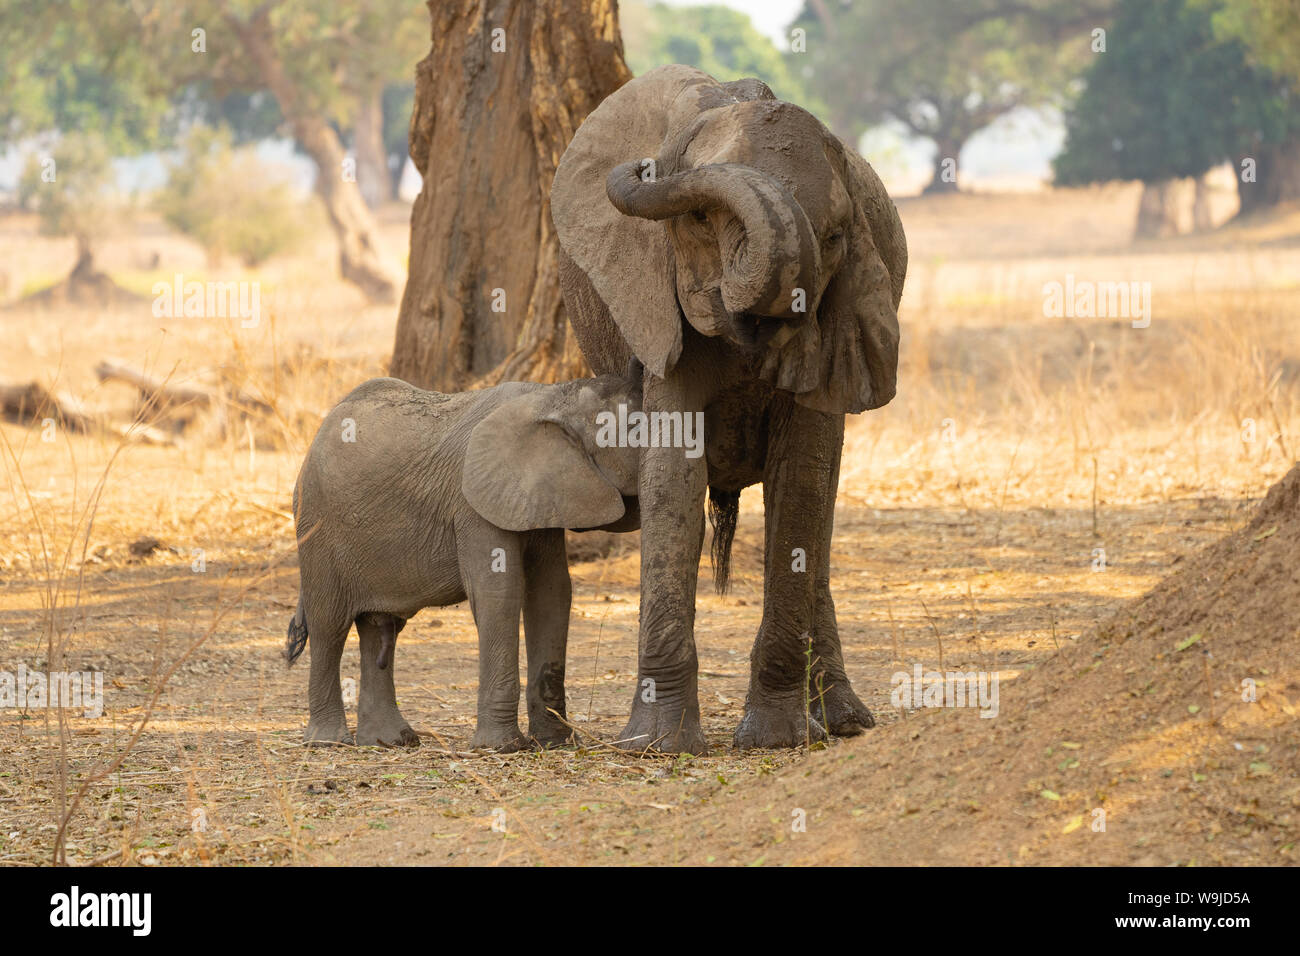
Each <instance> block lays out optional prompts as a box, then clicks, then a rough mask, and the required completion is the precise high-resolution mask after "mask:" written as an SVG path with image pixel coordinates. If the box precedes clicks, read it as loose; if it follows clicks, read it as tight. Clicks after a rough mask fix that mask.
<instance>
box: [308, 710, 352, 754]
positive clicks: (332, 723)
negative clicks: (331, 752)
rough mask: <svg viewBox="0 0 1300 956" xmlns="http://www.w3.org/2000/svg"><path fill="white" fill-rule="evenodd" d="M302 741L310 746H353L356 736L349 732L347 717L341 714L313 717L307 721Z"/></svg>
mask: <svg viewBox="0 0 1300 956" xmlns="http://www.w3.org/2000/svg"><path fill="white" fill-rule="evenodd" d="M302 741H303V743H305V744H306V745H307V746H308V747H339V746H351V745H352V744H353V742H354V738H353V736H352V735H351V734H350V733H348V721H347V718H346V717H343V716H341V715H340V716H339V717H326V718H321V719H317V718H315V717H313V718H312V719H311V720H309V721H308V722H307V729H306V730H305V731H303V735H302Z"/></svg>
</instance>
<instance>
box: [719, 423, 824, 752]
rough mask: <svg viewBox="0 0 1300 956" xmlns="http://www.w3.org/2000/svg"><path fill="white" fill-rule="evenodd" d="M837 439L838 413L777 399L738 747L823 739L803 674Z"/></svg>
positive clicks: (813, 618) (820, 575)
mask: <svg viewBox="0 0 1300 956" xmlns="http://www.w3.org/2000/svg"><path fill="white" fill-rule="evenodd" d="M843 440H844V418H843V416H842V415H827V414H824V413H822V412H817V411H813V410H811V409H807V408H804V407H802V406H800V405H796V404H795V403H794V402H793V401H791V400H789V399H788V398H777V399H776V400H775V403H774V404H773V406H772V431H771V437H770V439H769V445H768V454H767V468H766V470H765V473H764V476H763V507H764V513H765V514H764V520H765V527H764V533H765V539H766V540H765V542H764V544H765V552H766V566H767V570H766V576H765V579H764V582H763V622H762V624H761V625H760V626H759V631H758V637H757V638H756V639H755V641H754V649H753V651H752V652H751V653H750V677H749V693H748V695H747V696H746V698H745V714H744V717H743V718H741V722H740V726H739V727H737V728H736V738H735V742H736V746H737V747H738V748H740V749H747V748H766V747H773V748H775V747H795V746H798V745H799V744H803V743H806V742H810V741H813V740H823V739H825V737H826V731H825V728H824V727H823V725H822V724H821V723H820V722H819V721H818V720H817V718H816V717H815V716H814V714H813V713H812V708H811V707H810V701H809V699H808V679H809V674H810V664H811V661H812V656H815V648H814V647H812V646H810V645H811V644H815V640H814V637H813V635H814V632H815V631H816V623H817V604H818V601H817V596H818V590H819V589H818V586H817V583H818V580H819V578H823V577H827V576H828V571H827V570H826V568H825V565H826V562H827V558H828V556H829V552H830V533H831V521H832V516H833V513H834V508H835V491H836V484H837V481H838V476H839V460H840V450H841V446H842V444H843ZM827 595H828V596H829V591H828V592H827ZM831 611H832V613H833V607H832V608H831Z"/></svg>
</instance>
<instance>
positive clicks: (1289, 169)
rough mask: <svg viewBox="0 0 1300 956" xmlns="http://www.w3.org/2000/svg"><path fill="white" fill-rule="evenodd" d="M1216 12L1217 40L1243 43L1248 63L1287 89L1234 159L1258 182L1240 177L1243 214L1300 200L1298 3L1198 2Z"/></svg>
mask: <svg viewBox="0 0 1300 956" xmlns="http://www.w3.org/2000/svg"><path fill="white" fill-rule="evenodd" d="M1198 2H1199V3H1200V4H1202V5H1203V6H1207V7H1209V8H1210V9H1211V10H1212V11H1213V23H1214V31H1215V34H1216V35H1217V36H1219V37H1222V38H1235V39H1240V40H1241V41H1242V42H1244V43H1245V44H1246V48H1247V51H1248V58H1249V60H1250V61H1251V62H1252V63H1254V64H1255V65H1257V66H1259V67H1260V68H1262V69H1264V70H1267V71H1269V72H1270V73H1272V74H1274V75H1275V76H1278V77H1280V78H1282V79H1284V80H1285V81H1286V82H1287V83H1288V87H1289V88H1288V89H1287V90H1285V91H1280V92H1279V93H1278V95H1277V97H1276V98H1273V99H1272V100H1271V108H1269V109H1267V110H1265V111H1264V115H1263V116H1261V117H1259V119H1258V120H1257V124H1256V126H1255V127H1254V128H1253V129H1251V130H1249V131H1248V135H1247V137H1246V142H1245V143H1244V144H1242V145H1240V146H1239V147H1238V152H1237V154H1236V155H1235V156H1234V157H1233V158H1234V160H1235V161H1236V162H1237V167H1238V172H1239V173H1240V170H1241V163H1242V162H1243V161H1245V160H1247V159H1250V160H1253V161H1254V163H1255V167H1256V168H1255V174H1256V175H1255V181H1254V182H1250V181H1248V180H1246V179H1243V178H1242V177H1241V176H1240V175H1238V178H1237V195H1238V197H1239V198H1240V199H1241V211H1242V213H1251V212H1255V211H1257V210H1261V209H1267V208H1269V207H1271V206H1275V205H1277V204H1278V203H1282V202H1294V201H1296V200H1300V129H1298V128H1297V127H1298V126H1300V124H1297V123H1296V121H1295V111H1296V110H1297V109H1298V108H1300V104H1297V102H1296V98H1297V97H1300V3H1297V2H1296V0H1198Z"/></svg>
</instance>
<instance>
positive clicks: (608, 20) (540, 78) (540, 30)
mask: <svg viewBox="0 0 1300 956" xmlns="http://www.w3.org/2000/svg"><path fill="white" fill-rule="evenodd" d="M429 10H430V13H431V14H432V16H433V31H432V33H433V42H432V47H431V49H430V50H429V55H428V56H426V57H425V58H424V59H423V60H421V61H420V64H419V66H418V67H417V70H416V81H415V111H414V113H413V114H412V116H411V158H412V159H413V160H414V162H415V165H416V168H417V169H419V171H420V174H421V175H422V176H423V177H424V185H423V188H422V189H421V190H420V195H419V196H418V197H417V199H416V201H415V208H414V209H413V210H412V212H411V254H410V278H409V279H408V280H407V284H406V291H405V293H404V294H403V296H402V305H401V310H400V312H399V315H398V319H397V338H396V342H395V345H394V348H393V359H392V363H391V374H393V375H394V376H396V377H398V378H403V379H406V380H407V381H408V382H411V383H413V384H415V385H419V386H422V387H426V388H438V389H442V390H449V389H453V388H458V387H463V386H464V385H465V384H467V383H469V382H471V381H474V380H482V381H498V380H503V379H535V380H545V379H547V378H552V377H555V376H558V375H563V374H570V373H573V372H576V371H578V370H580V369H581V367H582V361H581V357H580V353H579V351H578V349H577V347H576V344H575V343H573V342H571V341H569V338H570V337H569V336H567V335H566V334H565V331H566V325H565V313H564V305H563V300H562V299H561V297H560V288H559V278H558V272H557V259H558V251H559V246H558V243H557V241H556V237H555V231H554V226H553V225H552V223H551V211H550V191H551V181H552V179H553V178H554V176H555V167H556V164H557V163H558V162H559V160H560V156H561V154H562V153H563V152H564V149H565V147H566V146H567V145H568V143H569V140H570V139H571V138H572V137H573V133H574V130H576V129H577V127H578V124H579V123H581V122H582V120H583V118H584V117H586V115H587V114H588V113H590V112H591V111H592V110H593V109H595V107H596V106H597V105H598V104H599V103H600V101H601V100H603V99H604V98H605V97H606V96H607V95H608V94H609V93H611V92H613V91H614V90H615V89H617V88H618V87H619V86H621V85H622V84H623V83H625V82H626V81H627V80H628V79H630V77H631V74H630V73H629V72H628V69H627V66H626V65H625V64H624V62H623V45H622V41H621V39H620V38H619V30H618V16H617V9H616V6H615V3H614V0H431V2H430V3H429Z"/></svg>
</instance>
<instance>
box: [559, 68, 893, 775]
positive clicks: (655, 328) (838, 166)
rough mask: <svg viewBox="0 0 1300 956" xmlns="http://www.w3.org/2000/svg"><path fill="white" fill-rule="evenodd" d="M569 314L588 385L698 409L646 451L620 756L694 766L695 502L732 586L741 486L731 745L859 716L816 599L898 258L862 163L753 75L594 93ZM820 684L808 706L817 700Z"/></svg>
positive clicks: (876, 391)
mask: <svg viewBox="0 0 1300 956" xmlns="http://www.w3.org/2000/svg"><path fill="white" fill-rule="evenodd" d="M551 210H552V216H553V218H554V220H555V226H556V230H557V234H558V236H559V240H560V245H561V248H562V252H561V256H560V283H561V288H562V289H563V292H564V300H565V305H566V306H567V308H568V313H569V320H570V322H571V323H572V325H573V329H574V331H575V333H576V334H577V336H578V342H579V344H580V345H581V348H582V351H583V353H584V354H585V355H586V357H587V360H588V361H589V362H590V363H591V366H592V368H594V369H595V370H596V371H597V372H598V373H612V372H618V371H621V370H622V369H624V368H626V367H627V365H628V362H629V360H630V358H631V357H632V356H633V355H635V357H636V358H638V359H640V361H641V363H642V364H643V365H644V366H645V380H644V386H643V408H644V410H645V411H646V412H650V413H652V412H655V411H661V412H695V411H703V412H704V413H705V418H704V422H705V444H706V454H705V456H704V457H703V458H698V457H697V458H689V457H687V456H686V455H684V454H683V453H682V450H681V449H680V448H668V447H660V448H647V449H645V450H644V451H643V453H642V459H641V471H640V477H639V485H638V490H639V495H640V509H641V521H642V530H641V618H640V640H639V658H640V659H639V669H638V678H637V688H636V692H635V694H634V697H633V701H632V714H631V718H630V720H629V722H628V725H627V728H626V730H625V731H624V733H623V734H622V737H621V740H622V743H623V746H625V747H629V748H636V749H641V748H644V747H647V746H652V747H655V748H657V749H659V750H664V751H677V752H681V751H688V752H691V753H697V754H698V753H703V752H705V751H706V749H707V745H706V743H705V740H704V735H703V732H702V730H701V728H700V712H699V699H698V691H697V657H696V651H695V640H694V625H695V584H696V577H697V574H698V570H699V557H700V552H701V550H702V546H703V540H704V510H705V509H704V499H705V492H706V487H707V488H709V489H710V506H711V512H712V514H713V516H714V518H715V531H714V534H715V538H714V560H715V574H717V575H718V578H719V581H720V582H725V577H726V559H727V554H726V552H727V550H728V548H729V543H730V538H729V528H734V521H735V509H736V508H737V507H738V501H739V492H740V489H741V488H744V487H746V486H747V485H751V484H756V483H758V482H760V481H761V482H762V483H763V498H764V506H765V523H766V544H765V551H766V566H765V573H764V580H763V618H762V623H761V625H760V626H759V630H758V636H757V639H756V640H755V642H754V648H753V651H752V653H751V655H750V681H749V693H748V695H747V697H746V699H745V712H744V717H743V718H742V720H741V722H740V726H739V727H738V729H737V730H736V735H735V743H736V745H737V746H738V747H741V748H746V747H791V746H794V745H796V744H797V743H800V742H802V741H804V740H805V735H806V733H807V732H808V728H809V723H808V722H807V721H806V720H805V717H806V712H805V707H806V702H807V700H808V697H807V696H805V695H806V692H807V690H808V688H807V686H806V685H807V681H808V674H809V669H808V666H807V665H808V660H809V658H808V656H807V652H808V642H809V639H810V637H811V642H812V654H813V660H814V661H815V662H816V663H815V665H814V667H813V668H812V677H813V682H814V685H815V686H814V687H813V688H812V694H811V700H812V724H811V727H812V732H813V733H814V734H815V735H816V736H818V737H820V736H822V735H823V729H822V728H823V727H825V728H827V729H829V731H830V732H831V733H834V734H837V735H842V736H847V735H852V734H857V733H860V732H861V731H862V730H863V729H864V728H867V727H870V726H872V724H873V723H874V721H873V719H872V716H871V713H870V711H869V710H868V709H867V708H866V706H864V705H863V703H862V701H861V700H859V699H858V697H857V695H856V694H855V693H854V692H853V689H852V687H850V685H849V681H848V678H847V677H846V675H845V673H844V662H843V658H842V656H841V653H840V642H839V635H838V633H837V631H836V624H835V606H834V603H833V602H832V600H831V593H830V568H829V562H830V543H831V523H832V518H833V512H834V506H835V494H836V488H837V485H838V481H839V465H840V452H841V449H842V446H843V439H844V414H845V413H856V412H861V411H864V410H866V409H870V408H878V407H880V406H882V405H884V404H885V403H886V402H888V401H889V400H890V399H891V398H893V395H894V387H895V376H896V372H897V364H898V317H897V308H898V301H899V297H900V296H901V295H902V290H903V275H904V273H905V271H906V268H907V246H906V243H905V241H904V238H903V229H902V225H901V224H900V222H899V219H898V212H897V210H896V209H895V208H894V205H893V203H891V202H890V200H889V197H888V195H887V194H886V192H885V189H884V187H883V186H882V185H881V182H880V180H879V178H877V176H876V174H875V172H874V171H873V170H872V169H871V167H870V166H869V165H867V163H866V162H865V161H864V160H863V159H862V158H861V157H859V156H858V155H857V154H856V153H854V152H853V151H852V150H850V149H848V148H846V147H845V146H844V144H842V143H841V142H840V141H839V140H838V139H837V138H836V137H834V136H833V135H832V134H831V133H830V132H829V131H828V130H827V129H826V128H825V127H824V126H822V124H821V123H820V122H818V121H817V119H816V118H815V117H813V116H812V115H811V114H809V113H808V112H807V111H805V110H803V109H801V108H800V107H798V106H795V105H792V104H790V103H784V102H781V101H779V100H777V99H775V98H774V97H773V95H772V92H771V91H770V90H769V89H768V88H767V87H766V86H765V85H764V84H763V83H761V82H759V81H758V80H754V79H743V80H737V81H736V82H733V83H719V82H718V81H717V80H715V79H713V78H712V77H710V76H709V75H707V74H705V73H702V72H700V71H699V70H695V69H692V68H689V67H685V66H665V67H661V68H659V69H656V70H652V71H651V72H649V73H646V74H645V75H644V76H641V77H639V78H637V79H634V80H632V81H631V82H629V83H627V84H626V85H625V86H623V87H622V88H621V89H619V90H618V91H616V92H615V93H613V94H612V95H610V96H609V97H608V98H607V99H606V100H605V101H604V102H603V103H602V104H601V105H600V107H599V108H597V109H596V110H595V111H594V112H593V113H592V114H591V115H590V116H588V117H587V119H586V121H585V122H584V123H583V124H582V126H581V127H580V128H579V129H578V131H577V134H576V135H575V136H574V137H573V141H572V142H571V143H570V145H569V147H568V149H567V150H566V151H565V153H564V156H563V158H562V159H561V160H560V163H559V167H558V168H557V170H556V174H555V182H554V185H553V187H552V191H551ZM819 691H820V693H819Z"/></svg>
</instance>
